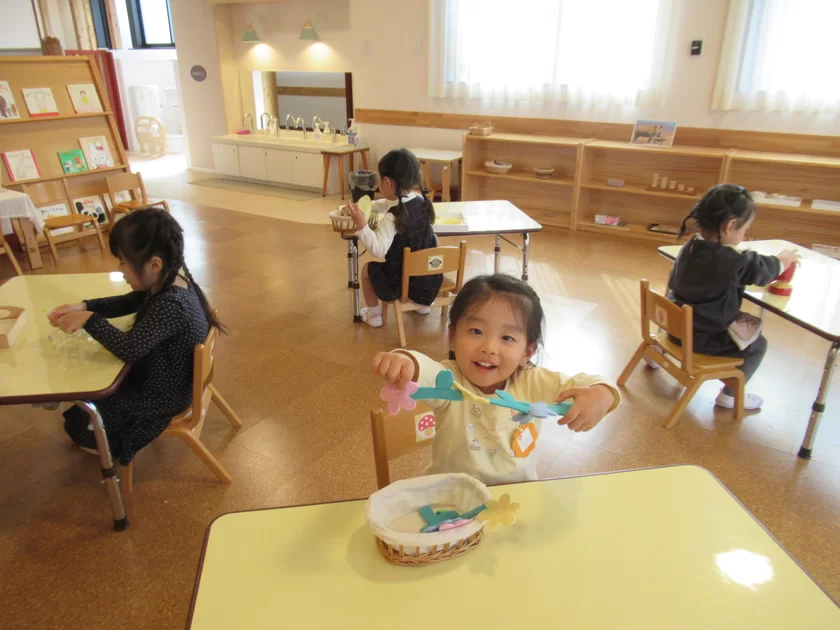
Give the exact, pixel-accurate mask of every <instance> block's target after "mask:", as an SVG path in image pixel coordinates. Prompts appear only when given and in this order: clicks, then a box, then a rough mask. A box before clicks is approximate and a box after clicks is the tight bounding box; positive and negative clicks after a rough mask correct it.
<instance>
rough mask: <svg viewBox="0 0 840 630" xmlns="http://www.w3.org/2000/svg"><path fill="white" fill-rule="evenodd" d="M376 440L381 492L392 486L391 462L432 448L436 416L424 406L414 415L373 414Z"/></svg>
mask: <svg viewBox="0 0 840 630" xmlns="http://www.w3.org/2000/svg"><path fill="white" fill-rule="evenodd" d="M370 431H371V435H372V437H373V461H374V464H375V465H376V485H377V487H378V488H380V489H382V488H384V487H385V486H387V485H388V484H390V483H391V471H390V468H389V466H388V462H390V461H391V460H392V459H396V458H397V457H400V456H401V455H405V454H406V453H411V452H413V451H417V450H420V449H422V448H426V447H427V446H431V445H432V438H433V437H434V435H435V414H434V412H433V411H432V410H431V409H430V408H429V407H428V406H427V405H424V404H423V403H422V402H418V403H417V407H415V408H414V409H412V410H411V411H404V410H401V411H400V412H399V413H398V414H396V415H394V416H390V415H388V414H387V413H386V412H384V411H382V410H377V411H371V412H370Z"/></svg>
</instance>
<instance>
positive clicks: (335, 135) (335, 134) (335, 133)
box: [330, 127, 338, 144]
mask: <svg viewBox="0 0 840 630" xmlns="http://www.w3.org/2000/svg"><path fill="white" fill-rule="evenodd" d="M330 135H331V136H332V143H333V144H336V143H337V142H338V129H336V128H335V127H333V128H332V129H330Z"/></svg>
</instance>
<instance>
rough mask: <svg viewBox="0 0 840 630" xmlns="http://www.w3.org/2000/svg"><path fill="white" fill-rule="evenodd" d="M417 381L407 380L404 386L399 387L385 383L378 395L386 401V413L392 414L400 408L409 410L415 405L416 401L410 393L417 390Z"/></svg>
mask: <svg viewBox="0 0 840 630" xmlns="http://www.w3.org/2000/svg"><path fill="white" fill-rule="evenodd" d="M417 389H418V387H417V383H415V382H413V381H409V382H408V383H407V384H406V386H405V387H402V388H399V387H397V386H396V385H386V386H385V387H383V388H382V391H380V392H379V397H380V398H381V399H382V400H384V401H385V402H386V403H388V413H390V414H391V415H392V416H393V415H394V414H396V413H398V412H399V410H400V409H406V410H408V411H411V410H412V409H414V408H415V407H416V406H417V401H416V400H414V399H413V398H412V397H411V395H412V394H413V393H415V392H416V391H417Z"/></svg>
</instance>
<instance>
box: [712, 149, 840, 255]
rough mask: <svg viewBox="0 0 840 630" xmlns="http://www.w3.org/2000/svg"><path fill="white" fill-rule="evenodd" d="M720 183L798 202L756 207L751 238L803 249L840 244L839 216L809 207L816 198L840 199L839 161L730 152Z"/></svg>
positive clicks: (815, 157) (811, 156)
mask: <svg viewBox="0 0 840 630" xmlns="http://www.w3.org/2000/svg"><path fill="white" fill-rule="evenodd" d="M721 180H722V181H724V182H726V183H733V184H739V185H741V186H744V188H746V189H747V190H750V191H756V190H759V191H762V192H765V193H780V194H784V195H792V196H795V197H801V198H802V205H800V206H798V207H797V206H785V205H781V204H773V203H759V204H758V207H759V212H758V215H757V216H756V219H755V222H754V223H753V225H752V227H751V228H750V236H751V237H753V238H779V239H784V240H788V241H792V242H794V243H798V244H800V245H804V246H805V247H812V246H813V245H814V244H815V243H821V244H825V245H840V212H833V211H831V210H817V209H814V208H812V207H811V203H812V202H813V200H814V199H827V200H831V201H840V158H831V157H823V156H817V155H795V154H785V153H762V152H760V151H739V150H735V151H732V152H731V153H730V155H729V159H728V160H727V164H726V169H725V171H724V174H723V177H722V178H721Z"/></svg>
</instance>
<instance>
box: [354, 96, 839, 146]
mask: <svg viewBox="0 0 840 630" xmlns="http://www.w3.org/2000/svg"><path fill="white" fill-rule="evenodd" d="M356 119H357V120H358V121H359V122H363V123H372V124H377V125H397V126H403V127H432V128H436V129H464V130H466V129H469V127H470V125H472V124H473V123H476V122H481V121H485V120H487V121H490V122H492V123H493V124H494V126H495V128H496V132H499V133H501V132H507V133H521V134H549V135H552V136H571V137H577V138H598V139H600V140H614V141H618V142H628V141H629V140H630V136H631V134H632V132H633V125H632V124H624V123H603V122H591V121H582V120H560V119H551V118H514V117H509V116H486V115H484V114H445V113H437V112H416V111H401V110H383V109H361V108H359V109H357V110H356ZM675 141H676V144H677V146H696V147H713V148H719V149H727V150H728V149H732V148H735V149H748V150H753V151H770V152H776V153H799V154H813V155H829V156H836V157H840V136H818V135H808V134H795V133H771V132H765V131H744V130H736V129H707V128H701V127H678V128H677V135H676V139H675Z"/></svg>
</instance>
